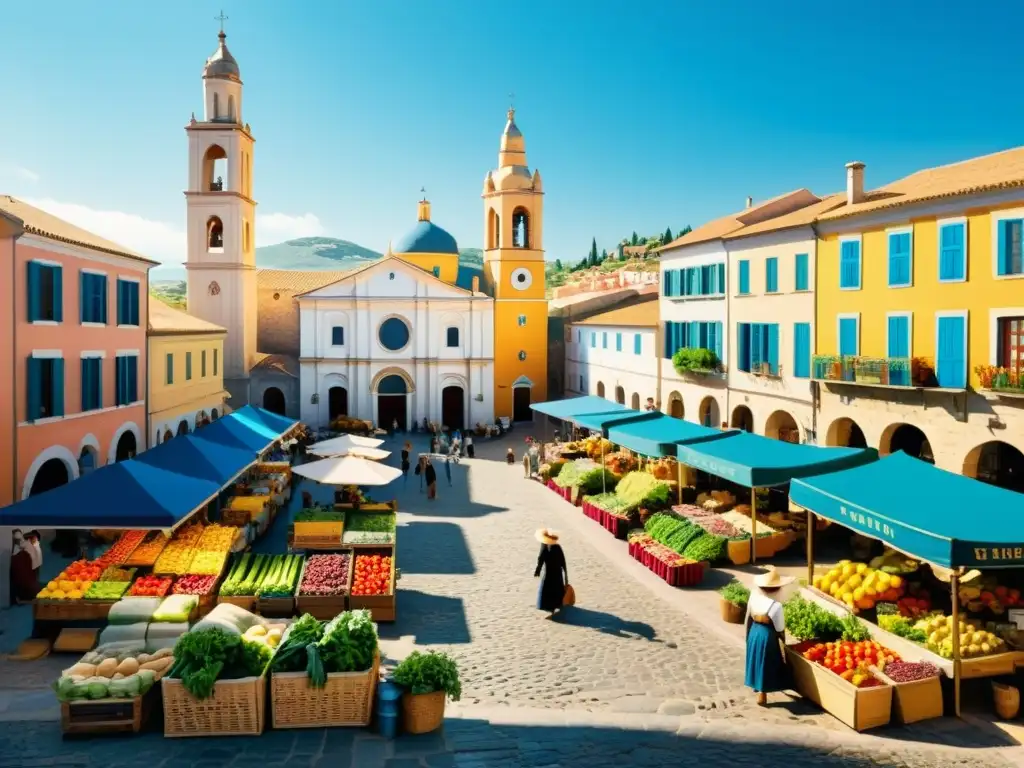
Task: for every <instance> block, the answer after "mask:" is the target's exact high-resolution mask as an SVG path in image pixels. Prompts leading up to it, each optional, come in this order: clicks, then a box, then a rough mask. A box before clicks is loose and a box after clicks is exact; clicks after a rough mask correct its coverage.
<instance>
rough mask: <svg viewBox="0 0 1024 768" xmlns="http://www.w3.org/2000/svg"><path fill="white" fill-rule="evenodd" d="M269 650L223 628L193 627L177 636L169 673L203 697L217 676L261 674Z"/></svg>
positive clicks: (221, 677)
mask: <svg viewBox="0 0 1024 768" xmlns="http://www.w3.org/2000/svg"><path fill="white" fill-rule="evenodd" d="M271 654H272V651H271V650H270V649H269V648H267V647H266V646H264V645H263V644H262V643H254V642H248V641H243V640H242V638H241V637H239V636H238V635H233V634H231V633H229V632H225V631H224V630H223V629H219V628H214V629H200V630H193V631H191V632H186V633H185V634H184V635H182V636H181V637H180V638H178V642H177V643H176V644H175V646H174V666H173V667H172V668H171V672H170V675H169V677H172V678H177V679H180V680H181V683H182V685H184V686H185V690H187V691H188V692H189V693H191V694H192V695H193V696H195V697H196V698H197V699H205V698H208V697H210V696H211V695H212V694H213V686H214V684H215V683H216V682H217V680H218V679H225V680H228V679H232V678H239V677H258V676H260V675H262V674H263V672H264V671H265V670H266V667H267V663H268V662H269V661H270V657H271Z"/></svg>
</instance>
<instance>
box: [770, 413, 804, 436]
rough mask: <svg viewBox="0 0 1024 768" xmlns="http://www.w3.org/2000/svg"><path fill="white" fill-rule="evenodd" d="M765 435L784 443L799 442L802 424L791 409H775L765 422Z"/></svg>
mask: <svg viewBox="0 0 1024 768" xmlns="http://www.w3.org/2000/svg"><path fill="white" fill-rule="evenodd" d="M764 435H765V437H770V438H772V439H773V440H781V441H782V442H784V443H799V442H800V425H799V424H797V421H796V419H795V418H793V414H791V413H790V412H789V411H783V410H778V411H773V412H772V415H771V416H769V417H768V420H767V421H766V422H765V423H764Z"/></svg>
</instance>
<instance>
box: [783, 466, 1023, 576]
mask: <svg viewBox="0 0 1024 768" xmlns="http://www.w3.org/2000/svg"><path fill="white" fill-rule="evenodd" d="M789 495H790V498H791V499H792V500H793V501H794V502H795V503H797V504H799V505H800V506H801V507H805V508H807V509H809V510H811V511H812V512H814V513H815V514H816V515H821V516H822V517H825V518H828V519H829V520H832V521H834V522H836V523H839V524H840V525H843V526H846V527H847V528H852V529H853V530H855V531H857V532H858V533H863V534H864V535H866V536H871V537H873V538H876V539H879V540H881V541H882V542H883V543H885V544H889V545H890V546H892V547H894V548H896V549H898V550H899V551H901V552H905V553H906V554H908V555H910V556H911V557H916V558H919V559H921V560H925V561H927V562H929V563H935V564H936V565H941V566H945V567H947V568H959V567H978V568H1019V567H1020V566H1022V565H1024V528H1022V527H1021V511H1022V510H1024V494H1020V493H1016V492H1015V491H1008V490H1006V489H1004V488H999V487H997V486H994V485H988V484H987V483H982V482H979V481H978V480H975V479H973V478H970V477H964V476H963V475H956V474H953V473H952V472H947V471H946V470H944V469H938V468H937V467H934V466H932V465H931V464H928V463H926V462H923V461H921V460H920V459H915V458H913V457H911V456H908V455H907V454H905V453H903V452H902V451H899V452H897V453H894V454H891V455H890V456H886V457H885V458H884V459H880V460H878V461H876V462H874V463H872V464H865V465H863V466H860V467H855V468H852V469H846V470H843V471H839V472H831V473H829V474H824V475H816V476H815V477H808V478H805V479H802V480H794V481H793V484H792V485H791V486H790V489H789Z"/></svg>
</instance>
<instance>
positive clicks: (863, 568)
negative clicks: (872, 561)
mask: <svg viewBox="0 0 1024 768" xmlns="http://www.w3.org/2000/svg"><path fill="white" fill-rule="evenodd" d="M867 569H868V566H867V564H866V563H857V573H864V571H866V570H867Z"/></svg>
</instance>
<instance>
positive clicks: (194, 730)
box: [160, 676, 267, 738]
mask: <svg viewBox="0 0 1024 768" xmlns="http://www.w3.org/2000/svg"><path fill="white" fill-rule="evenodd" d="M160 690H161V693H162V694H163V703H164V736H165V737H167V738H177V737H182V736H258V735H259V734H261V733H263V728H264V727H265V725H266V699H267V678H266V676H263V677H243V678H241V679H240V680H218V681H217V682H216V683H214V684H213V694H212V695H211V696H210V697H209V698H207V699H202V700H199V699H197V698H195V697H194V696H193V695H192V694H191V693H189V692H188V691H187V690H185V686H184V685H182V683H181V680H176V679H172V678H169V677H165V678H163V679H162V680H161V681H160Z"/></svg>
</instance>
